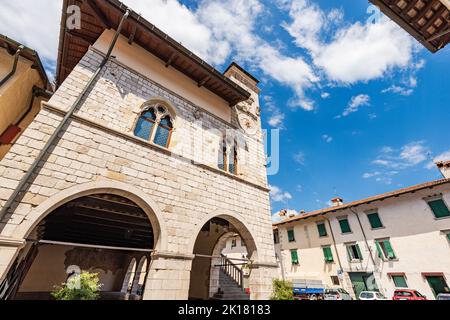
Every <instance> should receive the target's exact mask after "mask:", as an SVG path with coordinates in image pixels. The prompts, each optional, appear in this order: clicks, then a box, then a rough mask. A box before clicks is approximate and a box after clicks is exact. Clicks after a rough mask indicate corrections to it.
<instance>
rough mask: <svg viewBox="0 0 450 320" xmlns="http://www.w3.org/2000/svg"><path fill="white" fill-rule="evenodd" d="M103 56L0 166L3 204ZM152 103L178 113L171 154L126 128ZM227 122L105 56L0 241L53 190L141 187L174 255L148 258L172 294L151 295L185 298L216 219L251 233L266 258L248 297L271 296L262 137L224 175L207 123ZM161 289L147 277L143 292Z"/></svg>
mask: <svg viewBox="0 0 450 320" xmlns="http://www.w3.org/2000/svg"><path fill="white" fill-rule="evenodd" d="M100 60H101V54H100V53H98V52H95V51H94V50H90V51H89V52H88V53H87V54H86V56H85V57H84V58H83V60H82V61H81V62H80V64H79V65H78V66H77V67H76V68H75V70H74V71H73V72H72V74H71V75H70V76H69V77H68V78H67V80H66V81H65V82H64V83H63V84H62V86H61V87H60V88H59V89H58V91H57V92H56V93H55V95H54V96H53V98H52V99H51V100H50V101H49V103H48V104H44V105H43V109H42V110H41V112H40V113H39V114H38V115H37V117H36V119H35V120H34V122H33V123H32V124H31V125H30V127H29V128H28V129H27V130H26V131H25V132H24V133H23V135H22V136H21V137H20V138H19V140H18V141H17V143H16V144H15V145H14V146H13V147H12V148H11V150H10V152H9V153H8V154H7V155H6V156H5V158H4V159H3V160H2V161H1V162H0V187H1V188H0V203H1V204H2V205H3V204H4V203H5V201H6V200H7V199H8V197H9V196H10V195H11V194H12V192H13V189H14V188H15V187H16V186H17V185H18V183H19V180H20V179H21V178H22V176H23V175H24V174H25V171H26V170H28V168H29V166H30V164H31V163H32V162H33V161H34V159H35V157H36V156H37V154H38V153H39V151H40V150H41V149H42V148H43V146H44V144H45V143H46V142H47V141H48V139H49V137H50V135H51V134H52V133H53V132H54V130H55V128H56V126H57V125H58V124H59V123H60V121H61V120H62V118H63V116H64V114H65V111H66V110H67V109H68V108H69V107H70V106H71V105H72V103H73V102H74V101H75V99H76V98H77V96H78V95H79V93H80V92H81V90H82V88H83V86H84V85H85V84H86V83H87V81H88V80H89V77H90V76H91V75H92V73H93V71H94V70H95V68H96V66H97V65H99V63H100ZM152 99H159V100H161V99H162V100H164V101H166V102H167V103H169V104H170V105H171V106H172V107H173V108H174V109H175V111H176V122H175V128H176V129H175V132H174V137H173V139H172V143H171V146H170V147H169V150H168V149H165V148H161V147H158V146H156V145H153V144H152V143H150V142H147V141H144V140H142V139H140V138H136V137H134V136H133V134H132V133H133V129H134V123H135V121H136V119H137V117H138V116H139V114H140V111H141V110H142V106H143V104H144V103H145V102H146V101H149V100H152ZM197 110H200V111H201V114H202V115H203V116H202V118H201V120H202V122H201V124H200V123H198V122H195V120H196V119H195V113H196V111H197ZM229 128H232V126H231V125H230V124H229V123H226V122H225V121H223V120H222V119H220V118H217V117H216V116H213V115H212V114H210V113H208V112H202V109H201V108H200V109H199V107H198V106H194V105H192V104H190V103H189V101H186V100H184V99H183V98H181V97H178V96H177V95H176V94H173V93H171V92H169V91H167V90H164V88H162V87H160V86H158V85H157V84H155V83H153V82H152V81H151V80H150V79H147V78H144V77H142V76H140V75H139V74H138V73H136V72H135V71H132V70H129V69H127V68H125V66H123V65H120V64H118V63H116V62H114V61H112V62H110V63H109V64H108V65H107V68H106V70H105V72H103V74H102V75H101V77H100V78H99V79H98V80H97V81H96V82H95V85H94V86H93V88H92V89H91V90H90V92H89V94H88V96H87V98H86V99H85V100H84V102H83V104H82V106H81V108H80V109H79V110H78V111H77V112H76V115H75V116H73V117H72V119H71V120H70V123H69V124H68V125H67V126H66V127H65V128H64V130H63V132H62V133H60V135H59V137H58V139H57V141H56V142H55V144H54V145H53V146H52V148H51V149H50V151H49V152H48V154H47V155H46V157H45V159H44V160H43V161H42V162H41V163H40V165H39V168H38V170H36V174H35V175H34V176H33V178H32V180H31V181H30V183H29V184H28V185H27V187H26V191H25V193H24V194H23V195H22V196H21V197H20V199H19V200H20V202H18V203H16V204H15V206H13V208H12V209H11V210H10V212H9V214H8V215H7V216H6V217H5V219H4V220H3V221H2V222H1V224H0V230H1V233H0V235H1V236H2V238H4V239H6V240H4V241H3V242H1V243H7V242H8V241H7V240H8V239H19V240H17V242H14V243H15V244H14V245H16V243H20V239H22V238H23V237H24V236H26V234H24V231H23V230H24V226H34V225H35V224H36V223H38V222H39V221H38V219H40V218H42V217H39V216H38V215H37V214H36V212H37V211H39V210H38V209H39V206H40V205H42V204H43V203H44V202H45V201H46V200H49V199H50V200H51V198H52V197H55V195H57V194H58V193H60V192H62V191H64V190H66V189H68V188H71V187H75V186H77V187H79V188H80V189H82V187H83V185H84V184H88V183H95V182H101V181H109V182H118V183H121V184H122V185H123V184H124V185H129V186H130V188H131V187H133V188H136V189H139V190H140V191H142V192H144V193H145V194H146V195H148V196H149V197H150V198H151V199H153V201H154V203H155V204H156V205H157V206H158V210H159V211H161V212H162V219H164V221H161V224H162V225H167V230H164V232H162V234H164V235H166V236H167V238H166V239H162V240H161V239H160V240H161V241H166V242H167V248H166V249H167V251H168V252H170V253H171V255H170V256H169V257H167V256H156V257H155V258H154V259H153V261H152V265H151V268H150V272H149V279H150V278H152V277H153V278H154V279H159V280H161V281H162V282H163V283H166V284H165V285H163V286H162V287H161V288H164V290H169V292H165V293H162V291H161V292H159V291H158V292H159V293H160V294H158V293H155V292H151V293H149V294H148V295H147V298H162V299H164V298H168V297H173V298H187V297H186V293H185V291H183V290H184V287H186V286H187V288H189V282H188V280H189V270H190V264H191V261H192V257H191V256H190V255H192V252H190V250H191V248H192V247H193V242H195V239H196V237H197V234H198V232H199V230H200V228H201V227H202V225H203V224H204V223H205V222H206V221H207V220H208V219H209V218H212V217H213V216H214V215H227V216H233V217H238V219H239V220H240V221H241V222H242V223H243V224H244V225H245V226H246V228H247V229H248V230H249V231H250V233H251V235H252V236H253V237H254V241H255V242H256V244H257V247H258V255H257V257H258V262H259V263H262V264H263V265H262V266H261V268H260V270H259V271H258V272H255V277H254V279H253V285H254V288H255V289H254V290H255V295H254V297H255V298H263V297H267V294H268V291H270V281H271V280H270V273H268V272H265V271H264V270H265V269H271V264H273V263H274V262H275V259H274V251H273V242H272V232H271V222H270V207H269V206H270V205H269V194H268V190H267V179H266V175H265V167H264V152H263V145H262V143H261V137H257V138H254V137H248V136H247V137H246V142H247V148H246V149H247V150H246V149H245V148H243V149H242V150H239V153H240V157H242V158H243V157H248V158H250V159H252V161H250V163H249V164H245V163H244V164H242V165H241V166H240V167H241V170H240V171H241V174H240V175H238V176H233V175H231V174H228V173H225V172H222V171H221V170H219V169H217V168H216V164H215V162H214V161H216V159H217V147H218V145H219V139H220V134H218V133H217V131H215V132H211V131H210V129H218V130H220V131H223V130H226V129H229ZM201 145H205V148H203V150H204V154H205V155H206V156H203V157H199V156H198V148H196V147H197V146H201ZM212 159H214V161H213V160H212ZM199 160H200V161H199ZM124 192H126V190H124ZM155 210H156V209H155ZM160 219H161V217H160ZM25 229H27V228H25ZM28 232H31V230H29V231H28ZM1 243H0V256H2V254H3V252H4V253H5V255H4V256H3V257H2V259H1V265H0V275H1V276H2V277H3V276H4V272H5V270H6V269H7V268H8V266H9V265H10V264H11V261H12V258H10V256H11V253H12V252H16V251H17V250H14V249H11V246H6V245H2V244H1ZM14 245H13V247H14ZM17 246H19V245H17ZM6 254H8V255H6ZM180 259H181V260H182V261H186V265H181V266H180V264H179V261H180ZM177 263H178V264H177ZM180 268H181V269H180ZM174 274H176V276H174ZM177 275H179V277H178V276H177ZM179 278H180V279H181V278H182V279H184V280H185V281H184V282H186V281H187V282H188V283H187V285H186V283H184V282H183V281H178V280H177V279H179ZM159 280H158V281H159ZM161 281H160V282H161ZM177 281H178V282H177ZM172 282H173V283H172ZM158 283H159V282H158ZM168 283H170V284H168ZM159 286H160V284H155V283H151V284H150V285H149V286H148V287H147V289H148V288H156V287H159ZM161 290H162V289H161ZM164 290H163V291H164Z"/></svg>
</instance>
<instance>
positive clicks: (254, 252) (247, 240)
mask: <svg viewBox="0 0 450 320" xmlns="http://www.w3.org/2000/svg"><path fill="white" fill-rule="evenodd" d="M213 218H221V219H224V220H226V221H228V222H229V223H231V224H232V225H233V226H234V227H235V228H236V229H237V230H238V233H239V235H240V236H241V239H242V241H243V242H244V244H245V246H246V247H247V250H248V255H249V258H250V260H252V261H257V259H258V252H259V250H258V249H259V248H258V247H259V245H258V243H257V239H256V237H255V236H254V235H255V232H254V231H253V230H252V228H251V227H250V225H249V224H248V223H247V221H246V220H245V219H244V217H242V216H241V215H239V214H237V213H233V212H226V213H221V212H220V211H217V212H216V213H213V214H211V215H205V216H204V217H203V218H202V219H201V220H200V221H199V222H198V223H197V224H195V225H194V227H193V230H192V236H191V238H190V240H189V244H188V248H187V250H188V251H187V252H189V253H190V254H193V253H194V247H195V242H196V240H197V236H198V235H199V233H200V231H201V229H202V227H203V226H204V225H205V224H206V223H207V222H208V221H210V220H211V219H213Z"/></svg>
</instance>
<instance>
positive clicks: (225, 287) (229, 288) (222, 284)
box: [212, 270, 250, 300]
mask: <svg viewBox="0 0 450 320" xmlns="http://www.w3.org/2000/svg"><path fill="white" fill-rule="evenodd" d="M219 272H220V273H219V288H220V292H218V293H216V294H215V295H214V297H213V298H212V299H213V300H250V295H248V294H246V293H245V292H244V291H243V290H242V289H241V287H239V285H238V284H237V283H236V282H235V281H234V280H233V279H232V278H231V277H230V276H228V275H227V274H226V273H225V272H223V271H222V270H220V271H219Z"/></svg>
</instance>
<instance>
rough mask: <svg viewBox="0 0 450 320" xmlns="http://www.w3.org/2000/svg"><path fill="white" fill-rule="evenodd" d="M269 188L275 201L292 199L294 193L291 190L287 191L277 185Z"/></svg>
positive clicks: (271, 197)
mask: <svg viewBox="0 0 450 320" xmlns="http://www.w3.org/2000/svg"><path fill="white" fill-rule="evenodd" d="M269 189H270V199H271V200H272V201H273V202H285V201H287V200H291V199H292V195H291V194H290V193H289V192H285V191H283V190H281V189H280V188H279V187H277V186H269Z"/></svg>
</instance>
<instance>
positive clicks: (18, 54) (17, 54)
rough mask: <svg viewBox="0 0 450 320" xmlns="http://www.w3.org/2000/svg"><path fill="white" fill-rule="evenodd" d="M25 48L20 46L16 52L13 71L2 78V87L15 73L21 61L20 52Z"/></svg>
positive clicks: (0, 82) (0, 83)
mask: <svg viewBox="0 0 450 320" xmlns="http://www.w3.org/2000/svg"><path fill="white" fill-rule="evenodd" d="M23 49H25V47H24V46H22V45H21V46H19V48H18V49H17V51H16V53H15V54H14V62H13V66H12V69H11V71H10V72H9V73H8V74H7V75H6V76H5V77H4V78H3V79H2V80H0V87H1V86H3V85H4V84H5V83H6V82H7V81H8V80H9V79H10V78H11V77H12V76H13V75H14V74H15V73H16V69H17V62H18V61H19V56H20V52H21V51H22V50H23Z"/></svg>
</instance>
